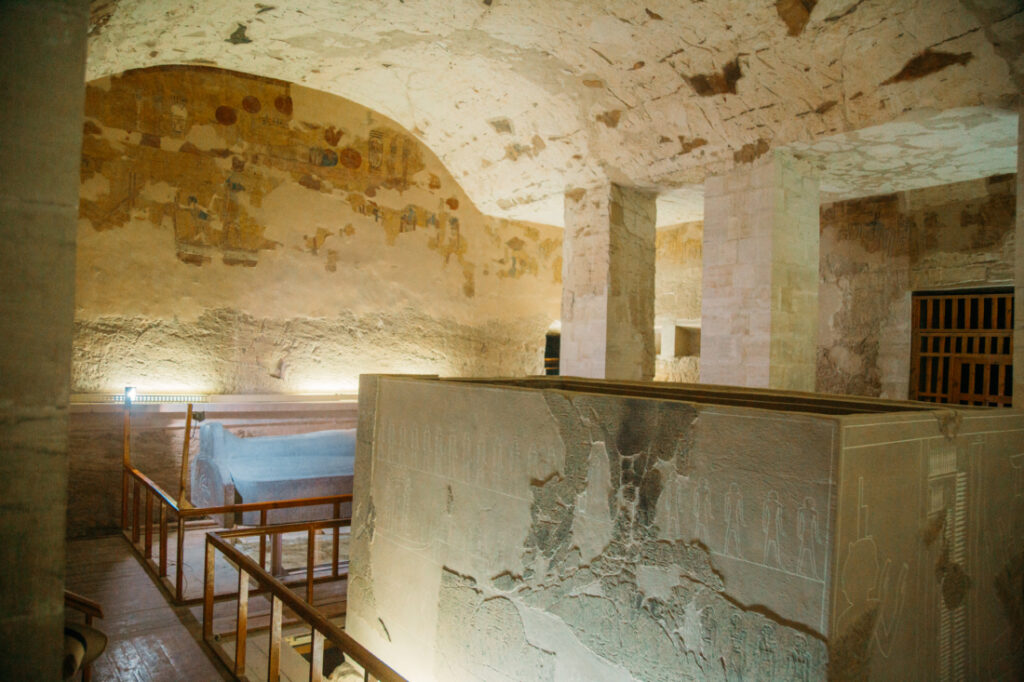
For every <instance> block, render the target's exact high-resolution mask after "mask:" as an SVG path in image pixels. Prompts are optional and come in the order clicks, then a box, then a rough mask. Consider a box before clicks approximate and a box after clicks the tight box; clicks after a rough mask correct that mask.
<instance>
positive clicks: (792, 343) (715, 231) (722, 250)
mask: <svg viewBox="0 0 1024 682" xmlns="http://www.w3.org/2000/svg"><path fill="white" fill-rule="evenodd" d="M818 225H819V219H818V182H817V180H816V179H815V178H814V177H812V176H811V175H810V173H809V172H808V170H807V169H806V168H804V167H803V165H802V164H800V163H799V162H797V161H796V160H794V159H792V158H790V157H787V156H785V155H782V154H777V153H772V154H769V155H766V156H765V157H763V158H762V159H761V160H759V161H758V162H756V163H755V164H754V165H752V166H748V167H743V168H737V169H736V170H734V171H733V172H732V173H730V174H728V175H725V176H720V177H710V178H708V180H707V182H706V184H705V188H704V269H703V282H702V289H703V291H702V296H703V299H702V303H701V357H700V380H701V382H703V383H713V384H730V385H737V386H759V387H769V388H779V389H791V390H803V391H813V390H814V379H815V354H816V352H817V340H818Z"/></svg>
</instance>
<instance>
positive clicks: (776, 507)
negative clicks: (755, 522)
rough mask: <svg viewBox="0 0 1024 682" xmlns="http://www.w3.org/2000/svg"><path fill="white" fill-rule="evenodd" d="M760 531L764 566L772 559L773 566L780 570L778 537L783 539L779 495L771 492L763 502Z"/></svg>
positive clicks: (780, 559) (780, 560) (780, 558)
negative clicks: (762, 537) (762, 532)
mask: <svg viewBox="0 0 1024 682" xmlns="http://www.w3.org/2000/svg"><path fill="white" fill-rule="evenodd" d="M761 530H763V531H764V564H765V565H766V566H768V565H769V558H773V562H772V563H774V565H775V566H776V567H778V568H782V557H781V556H780V555H779V537H780V536H781V537H785V535H786V534H785V533H784V532H783V530H782V503H781V502H780V501H779V494H778V493H777V492H775V491H774V490H772V491H771V492H769V493H768V497H767V498H766V499H765V501H764V508H763V509H762V511H761Z"/></svg>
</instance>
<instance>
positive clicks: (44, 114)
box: [0, 0, 113, 680]
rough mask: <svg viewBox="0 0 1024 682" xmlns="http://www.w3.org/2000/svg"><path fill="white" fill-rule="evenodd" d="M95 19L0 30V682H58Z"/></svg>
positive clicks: (23, 18) (78, 5)
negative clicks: (78, 236) (79, 225)
mask: <svg viewBox="0 0 1024 682" xmlns="http://www.w3.org/2000/svg"><path fill="white" fill-rule="evenodd" d="M88 13H89V3H87V2H82V1H81V0H64V1H60V0H8V1H6V2H4V3H3V19H2V20H0V92H2V93H3V96H4V103H3V105H2V106H0V178H2V182H0V285H2V292H0V320H3V334H0V679H3V680H58V679H60V669H61V668H60V666H61V657H62V652H63V641H64V640H63V620H64V604H63V588H64V527H65V520H64V514H65V506H66V498H67V429H68V422H67V403H68V390H69V386H68V383H69V381H70V376H71V366H70V358H71V330H72V321H73V315H74V278H75V227H76V222H77V216H78V184H79V167H80V166H81V156H82V124H83V116H82V107H83V100H84V93H85V45H86V31H87V23H88ZM111 492H112V494H113V491H111Z"/></svg>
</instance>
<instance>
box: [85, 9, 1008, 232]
mask: <svg viewBox="0 0 1024 682" xmlns="http://www.w3.org/2000/svg"><path fill="white" fill-rule="evenodd" d="M1022 55H1024V3H1022V2H1021V1H1020V0H643V1H635V0H618V1H613V0H514V1H513V0H374V1H370V0H348V1H343V2H339V1H338V0H303V1H302V2H297V1H294V0H290V1H289V0H286V1H283V2H282V1H275V0H267V2H265V3H259V2H256V3H254V2H246V1H242V0H218V1H217V2H200V1H199V0H193V1H192V2H170V1H168V0H94V2H93V15H92V27H91V29H90V39H89V57H88V66H87V78H88V79H90V80H91V79H94V78H98V77H101V76H106V75H111V74H115V73H119V72H121V71H124V70H127V69H131V68H139V67H146V66H153V65H158V64H182V63H185V64H187V63H195V64H209V65H216V66H219V67H223V68H227V69H234V70H238V71H245V72H248V73H255V74H260V75H264V76H270V77H273V78H279V79H283V80H287V81H291V82H294V83H299V84H302V85H305V86H307V87H312V88H317V89H320V90H324V91H327V92H331V93H334V94H337V95H341V96H342V97H346V98H348V99H351V100H353V101H356V102H359V103H360V104H363V105H365V106H368V107H370V108H372V109H375V110H377V111H380V112H381V113H383V114H385V115H387V116H389V117H391V118H393V119H394V120H395V121H397V122H398V123H400V124H401V125H403V126H405V127H406V128H407V129H408V130H410V131H412V133H413V134H415V135H416V136H418V137H419V138H420V139H421V140H423V142H424V143H426V144H427V146H429V147H430V148H431V149H432V150H433V151H434V152H435V153H437V155H438V156H439V157H440V158H441V160H442V161H443V162H444V163H445V164H446V165H447V166H448V168H449V169H450V170H451V171H452V174H453V175H454V176H455V177H456V178H457V179H458V180H459V181H460V182H461V183H462V185H463V187H464V188H465V190H466V192H467V193H468V194H469V196H470V197H471V198H472V199H473V200H474V201H475V202H476V204H477V205H478V206H479V208H480V209H481V210H483V211H484V212H485V213H489V214H492V215H496V216H503V217H510V218H518V219H523V220H533V221H536V222H543V223H550V224H556V225H559V224H562V211H563V209H562V206H563V201H562V197H563V193H564V192H565V190H566V189H567V188H572V187H581V186H592V185H596V184H599V183H604V182H608V181H612V182H618V183H622V184H626V185H632V186H639V187H645V188H650V189H651V190H656V191H658V192H659V193H660V194H661V195H663V200H662V201H660V202H659V213H660V214H661V215H660V216H659V223H660V224H666V223H669V222H678V221H680V220H683V219H686V218H692V217H699V211H700V201H701V184H702V183H703V180H704V178H705V176H706V175H708V174H718V173H723V172H727V171H728V170H730V169H731V168H733V167H735V166H736V165H740V164H744V163H750V162H752V161H754V160H755V159H757V158H758V157H760V156H762V155H764V154H766V153H768V152H769V151H770V150H775V149H783V148H785V149H787V150H789V151H790V152H791V153H794V154H796V155H798V156H801V157H802V158H804V159H806V160H807V161H808V162H809V163H810V164H812V165H814V166H815V167H817V168H818V171H819V173H820V174H821V179H822V181H821V184H822V189H823V192H825V196H826V197H828V196H831V197H833V198H840V197H852V196H863V195H866V194H873V193H879V192H886V191H893V190H896V189H905V188H909V187H915V186H923V185H928V184H939V183H941V182H951V181H954V180H961V179H968V178H969V177H981V176H983V175H990V174H994V173H1005V172H1013V171H1014V170H1015V168H1016V136H1017V132H1016V131H1017V115H1016V113H1014V112H1015V111H1016V107H1017V93H1019V92H1020V90H1021V84H1022V82H1024V79H1022V75H1024V56H1022Z"/></svg>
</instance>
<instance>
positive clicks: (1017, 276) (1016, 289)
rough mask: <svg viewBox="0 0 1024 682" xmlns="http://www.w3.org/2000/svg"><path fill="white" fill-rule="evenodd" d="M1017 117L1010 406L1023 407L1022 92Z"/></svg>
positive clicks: (1023, 194) (1023, 184)
mask: <svg viewBox="0 0 1024 682" xmlns="http://www.w3.org/2000/svg"><path fill="white" fill-rule="evenodd" d="M1020 99H1021V103H1020V114H1019V118H1018V120H1017V229H1016V230H1015V231H1014V261H1013V302H1014V303H1013V308H1014V312H1013V406H1014V407H1017V408H1024V94H1022V95H1021V97H1020Z"/></svg>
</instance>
